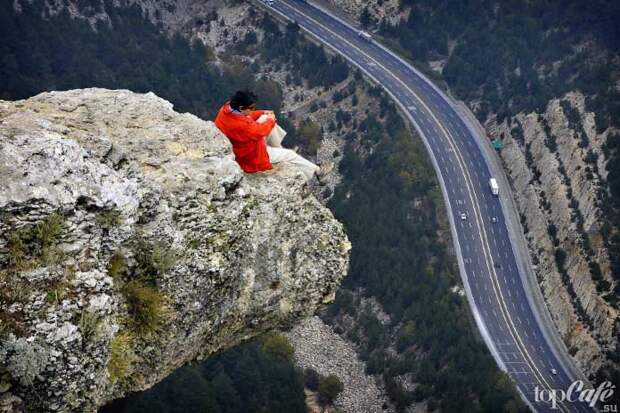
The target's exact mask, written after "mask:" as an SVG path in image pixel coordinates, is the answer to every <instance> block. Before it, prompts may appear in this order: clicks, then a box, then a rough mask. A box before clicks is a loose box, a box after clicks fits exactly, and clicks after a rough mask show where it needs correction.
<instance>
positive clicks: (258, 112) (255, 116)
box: [250, 110, 265, 120]
mask: <svg viewBox="0 0 620 413" xmlns="http://www.w3.org/2000/svg"><path fill="white" fill-rule="evenodd" d="M263 113H265V111H264V110H254V111H252V112H251V113H250V117H251V118H252V120H256V119H258V118H259V117H260V115H262V114H263Z"/></svg>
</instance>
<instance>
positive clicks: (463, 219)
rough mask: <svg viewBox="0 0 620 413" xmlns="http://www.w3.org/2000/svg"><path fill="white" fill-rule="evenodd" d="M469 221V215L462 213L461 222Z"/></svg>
mask: <svg viewBox="0 0 620 413" xmlns="http://www.w3.org/2000/svg"><path fill="white" fill-rule="evenodd" d="M466 220H467V214H466V213H465V212H461V221H466Z"/></svg>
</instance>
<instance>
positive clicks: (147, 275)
mask: <svg viewBox="0 0 620 413" xmlns="http://www.w3.org/2000/svg"><path fill="white" fill-rule="evenodd" d="M132 251H133V254H134V259H135V261H136V265H135V266H134V267H132V273H131V278H133V279H139V280H142V281H144V282H146V283H148V284H150V285H153V286H154V285H157V279H158V277H160V276H161V275H163V274H164V273H166V272H168V271H170V270H171V269H172V268H174V265H175V264H176V262H177V256H176V253H175V252H174V251H171V250H170V249H168V248H166V247H165V246H164V245H163V244H158V243H151V242H149V241H147V240H146V239H144V238H143V237H142V236H137V237H136V238H135V239H134V240H133V242H132Z"/></svg>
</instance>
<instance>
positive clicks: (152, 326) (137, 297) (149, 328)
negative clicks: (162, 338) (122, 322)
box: [122, 280, 167, 335]
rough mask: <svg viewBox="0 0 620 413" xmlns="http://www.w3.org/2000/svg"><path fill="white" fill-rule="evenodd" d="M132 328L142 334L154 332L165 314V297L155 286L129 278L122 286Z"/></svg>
mask: <svg viewBox="0 0 620 413" xmlns="http://www.w3.org/2000/svg"><path fill="white" fill-rule="evenodd" d="M122 291H123V294H124V296H125V299H126V300H127V309H128V312H129V315H130V316H131V320H132V328H133V329H135V331H136V332H137V333H138V334H141V335H144V334H149V333H153V332H156V331H157V330H158V329H159V328H160V327H161V325H162V323H163V321H164V320H165V318H166V315H167V309H166V298H165V296H164V294H163V293H162V292H160V291H159V290H157V289H156V288H155V287H153V286H150V285H148V284H145V283H144V282H143V281H141V280H131V281H129V282H128V283H127V284H125V285H124V286H123V289H122Z"/></svg>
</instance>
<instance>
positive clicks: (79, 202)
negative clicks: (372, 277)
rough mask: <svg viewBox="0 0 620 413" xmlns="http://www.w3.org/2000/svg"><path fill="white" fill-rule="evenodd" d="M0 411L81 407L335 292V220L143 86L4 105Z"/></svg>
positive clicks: (0, 133)
mask: <svg viewBox="0 0 620 413" xmlns="http://www.w3.org/2000/svg"><path fill="white" fill-rule="evenodd" d="M0 177H1V179H0V411H37V412H38V411H94V410H96V409H97V407H98V406H101V405H102V404H104V403H105V402H106V401H109V400H111V399H113V398H118V397H121V396H123V395H125V394H127V393H129V392H132V391H137V390H143V389H146V388H148V387H150V386H152V385H153V384H155V383H156V382H158V381H159V380H161V379H163V378H164V377H165V376H166V375H168V374H169V373H170V372H172V371H173V370H174V369H176V368H178V367H180V366H182V365H183V364H185V363H188V362H190V361H192V360H197V359H198V360H199V359H203V358H205V357H208V356H209V355H210V354H212V353H214V352H216V351H219V350H222V349H226V348H228V347H231V346H234V345H235V344H237V343H239V342H241V341H242V340H245V339H248V338H251V337H253V336H255V335H257V334H260V333H262V332H265V331H267V330H270V329H273V328H281V327H285V326H288V325H290V324H291V323H293V322H295V321H296V320H298V319H300V318H302V317H305V316H307V315H309V314H311V313H313V312H314V311H315V310H316V309H317V307H318V306H320V305H321V304H323V303H327V302H329V301H331V300H332V299H333V296H334V292H335V290H336V288H337V286H338V284H339V282H340V280H341V279H342V278H343V277H344V275H345V274H346V270H347V265H348V255H349V249H350V244H349V242H348V240H347V237H346V235H345V233H344V230H343V227H342V225H341V224H340V223H338V222H337V221H336V220H335V219H334V217H333V216H332V214H331V213H330V211H329V210H327V209H326V208H324V207H323V206H321V204H320V203H319V202H318V201H317V200H316V199H315V197H314V196H313V195H312V194H311V193H310V191H309V189H308V187H307V185H306V184H305V183H304V180H303V177H302V176H301V175H300V174H299V173H298V172H296V171H294V170H292V169H287V168H282V167H280V168H276V169H274V170H272V171H269V172H266V173H259V174H254V175H246V174H243V172H242V171H241V170H240V169H239V167H238V165H237V164H236V163H235V161H234V160H233V158H232V156H231V148H230V145H229V143H228V141H227V139H226V138H225V137H224V136H223V135H222V134H221V133H220V132H219V131H218V130H217V128H216V127H215V125H214V124H213V123H212V122H205V121H203V120H201V119H199V118H197V117H195V116H192V115H190V114H179V113H177V112H175V111H174V110H173V108H172V104H170V103H169V102H167V101H165V100H163V99H160V98H158V97H157V96H155V95H154V94H152V93H147V94H136V93H132V92H129V91H125V90H117V91H112V90H104V89H83V90H73V91H68V92H51V93H43V94H40V95H38V96H35V97H33V98H30V99H28V100H22V101H16V102H5V101H0Z"/></svg>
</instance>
